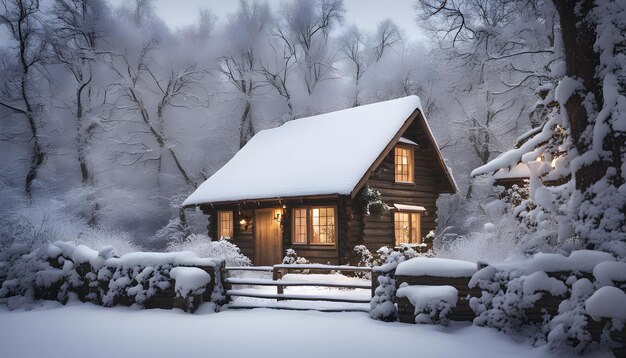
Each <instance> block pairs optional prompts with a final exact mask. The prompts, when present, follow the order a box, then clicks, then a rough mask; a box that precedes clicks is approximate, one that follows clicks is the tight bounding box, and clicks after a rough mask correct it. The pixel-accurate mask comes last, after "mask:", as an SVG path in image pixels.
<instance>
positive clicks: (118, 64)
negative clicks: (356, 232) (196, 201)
mask: <svg viewBox="0 0 626 358" xmlns="http://www.w3.org/2000/svg"><path fill="white" fill-rule="evenodd" d="M155 47H156V42H155V41H154V40H149V41H147V42H146V43H145V44H144V45H143V46H142V48H141V49H140V51H139V53H138V56H137V58H136V60H135V61H131V60H129V55H128V54H124V55H116V56H112V57H111V59H110V62H109V65H110V68H111V69H112V70H113V72H114V73H115V74H116V75H117V76H118V82H117V83H115V85H114V86H115V87H116V88H117V89H118V90H119V91H120V92H121V95H122V98H125V99H126V100H127V101H128V102H129V103H130V105H129V106H122V107H120V109H122V110H124V111H132V112H139V116H140V119H141V122H142V123H143V124H144V126H145V128H146V129H147V130H148V133H149V134H150V136H151V137H152V138H153V139H154V140H155V141H156V143H157V145H158V147H159V154H157V155H156V156H153V155H152V154H153V151H152V150H151V149H150V147H149V146H148V145H146V144H145V143H143V142H142V141H138V142H130V143H128V142H127V143H126V144H132V145H135V146H139V147H140V148H143V149H142V150H139V151H132V152H129V153H126V154H128V155H129V156H130V157H131V160H130V162H128V163H127V164H129V165H132V164H136V163H138V162H143V161H146V160H148V161H150V160H151V161H157V163H159V164H158V166H157V170H158V171H160V170H161V166H160V163H161V154H160V153H161V152H162V151H167V152H168V153H169V154H170V155H171V157H172V159H173V161H174V163H175V165H176V168H177V169H178V171H179V173H180V174H181V176H182V177H183V179H184V180H185V183H186V184H187V185H189V186H190V187H194V186H195V185H196V183H195V182H194V181H193V180H192V178H191V176H190V175H189V174H188V172H187V171H186V170H185V169H184V167H183V166H182V164H181V162H180V159H179V157H178V155H177V153H176V151H175V150H174V146H172V145H170V144H169V143H168V142H167V137H166V136H165V135H164V134H163V126H162V121H163V110H164V109H165V108H166V107H167V106H171V105H174V102H173V101H174V100H175V99H176V98H178V97H179V96H183V91H184V90H185V89H187V88H188V86H189V85H190V84H191V83H192V82H193V81H194V80H195V78H194V76H195V75H197V74H198V71H197V70H196V69H195V66H193V65H191V66H189V67H187V68H185V69H183V70H182V71H181V72H172V73H171V75H170V76H169V78H168V79H167V80H165V81H160V80H158V79H157V78H156V77H154V75H151V78H153V79H154V81H155V83H156V84H157V87H158V88H159V91H160V93H161V96H160V100H159V102H158V105H157V116H158V121H157V122H155V121H154V120H153V119H152V118H151V116H150V112H151V110H150V108H149V107H148V105H147V104H146V101H145V99H144V96H143V95H142V91H141V88H140V84H141V83H144V82H145V81H146V79H145V78H144V74H145V73H147V74H152V72H151V71H150V70H149V61H148V60H149V57H150V55H151V54H152V52H153V51H154V49H155ZM151 155H152V156H151ZM157 177H158V174H157ZM157 184H158V180H157Z"/></svg>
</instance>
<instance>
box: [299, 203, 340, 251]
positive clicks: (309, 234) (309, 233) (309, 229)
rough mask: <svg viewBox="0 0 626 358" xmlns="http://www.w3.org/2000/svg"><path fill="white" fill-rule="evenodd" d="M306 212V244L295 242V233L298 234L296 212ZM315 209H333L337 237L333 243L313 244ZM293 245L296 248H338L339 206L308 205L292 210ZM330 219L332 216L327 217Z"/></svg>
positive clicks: (335, 236)
mask: <svg viewBox="0 0 626 358" xmlns="http://www.w3.org/2000/svg"><path fill="white" fill-rule="evenodd" d="M303 209H304V210H305V213H306V214H305V220H306V226H305V227H306V242H295V241H294V238H295V232H296V220H295V212H296V210H303ZM313 209H333V216H332V217H333V223H334V228H335V235H334V238H333V242H313V215H312V212H313ZM290 214H291V225H290V226H291V244H292V245H294V246H300V247H304V246H326V247H329V246H336V245H337V241H338V237H337V235H338V230H337V227H338V226H339V222H338V216H337V206H336V205H307V206H297V207H292V208H291V212H290ZM327 217H330V216H327Z"/></svg>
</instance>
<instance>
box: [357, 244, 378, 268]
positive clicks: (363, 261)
mask: <svg viewBox="0 0 626 358" xmlns="http://www.w3.org/2000/svg"><path fill="white" fill-rule="evenodd" d="M354 252H356V254H357V256H358V257H359V262H358V264H357V266H360V267H372V266H374V256H373V255H372V253H371V252H370V250H369V249H368V248H367V246H365V245H356V246H355V247H354Z"/></svg>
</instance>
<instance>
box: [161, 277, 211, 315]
mask: <svg viewBox="0 0 626 358" xmlns="http://www.w3.org/2000/svg"><path fill="white" fill-rule="evenodd" d="M170 277H172V278H173V279H174V280H175V285H174V291H175V292H176V297H178V298H180V299H182V300H183V305H184V307H185V310H187V311H192V312H193V311H195V309H196V304H197V303H196V301H197V300H196V299H195V297H199V296H201V295H202V294H203V293H204V292H205V291H206V287H207V285H208V284H209V283H210V282H211V275H209V273H208V272H206V271H204V270H202V269H200V268H197V267H181V266H179V267H174V268H172V269H171V270H170Z"/></svg>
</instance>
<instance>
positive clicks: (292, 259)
mask: <svg viewBox="0 0 626 358" xmlns="http://www.w3.org/2000/svg"><path fill="white" fill-rule="evenodd" d="M283 263H284V264H288V265H305V264H309V263H310V262H309V260H307V259H306V258H305V257H301V256H298V253H297V252H296V250H294V249H287V253H286V255H285V257H283Z"/></svg>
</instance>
